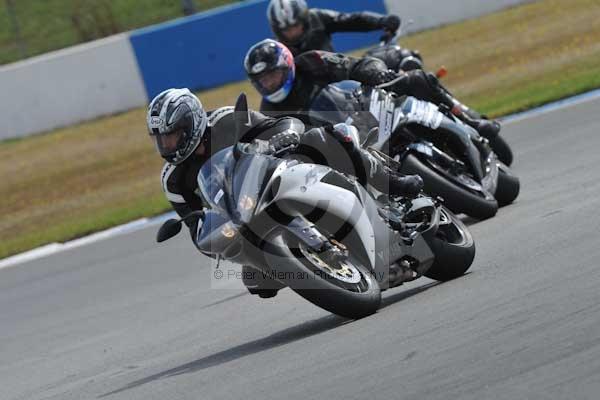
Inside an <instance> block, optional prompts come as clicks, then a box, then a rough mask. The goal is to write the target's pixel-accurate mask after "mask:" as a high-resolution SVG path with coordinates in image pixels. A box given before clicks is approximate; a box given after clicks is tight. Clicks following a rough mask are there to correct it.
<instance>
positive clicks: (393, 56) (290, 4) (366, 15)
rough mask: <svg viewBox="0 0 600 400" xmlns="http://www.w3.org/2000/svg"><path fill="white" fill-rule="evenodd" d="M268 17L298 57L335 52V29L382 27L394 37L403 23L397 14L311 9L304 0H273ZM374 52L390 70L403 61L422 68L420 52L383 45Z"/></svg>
mask: <svg viewBox="0 0 600 400" xmlns="http://www.w3.org/2000/svg"><path fill="white" fill-rule="evenodd" d="M267 18H268V19H269V24H270V25H271V29H272V30H273V33H274V34H275V37H276V38H277V40H278V41H280V42H281V43H283V44H285V45H286V46H287V47H288V48H289V49H290V51H291V52H292V54H294V55H295V56H296V55H299V54H302V53H304V52H307V51H311V50H324V51H331V52H333V51H335V50H334V48H333V45H332V43H331V35H332V34H333V33H336V32H369V31H375V30H382V31H383V33H384V34H383V37H382V39H385V38H392V37H393V36H394V35H395V34H396V31H397V30H398V28H399V27H400V23H401V20H400V17H398V16H396V15H381V14H377V13H374V12H369V11H364V12H356V13H342V12H338V11H333V10H323V9H316V8H308V5H307V4H306V1H304V0H271V2H270V3H269V7H268V9H267ZM372 54H373V56H375V57H377V58H380V59H382V60H383V61H384V62H385V63H386V64H388V67H389V68H390V69H394V70H398V68H401V64H402V66H403V69H405V70H408V69H414V68H422V67H423V64H422V61H421V55H420V54H419V52H417V51H410V50H408V49H403V48H401V47H400V46H385V47H381V48H379V49H374V50H373V51H372Z"/></svg>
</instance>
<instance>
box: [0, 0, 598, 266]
mask: <svg viewBox="0 0 600 400" xmlns="http://www.w3.org/2000/svg"><path fill="white" fill-rule="evenodd" d="M401 42H402V44H403V45H405V46H406V47H409V48H417V49H420V50H421V52H422V53H423V56H424V58H425V61H426V63H427V65H428V66H429V67H430V68H432V69H435V68H437V67H438V66H440V65H442V64H444V65H445V66H446V67H447V68H448V70H449V71H450V74H449V75H448V77H447V78H445V79H444V83H445V84H446V86H447V87H448V88H449V89H450V90H451V91H452V92H453V93H454V94H455V95H456V96H457V97H458V98H459V99H461V100H463V101H464V102H465V103H466V104H468V105H470V106H472V107H474V108H475V109H477V110H479V111H482V112H485V113H488V114H490V115H493V116H498V115H504V114H508V113H512V112H515V111H520V110H523V109H526V108H530V107H532V106H537V105H540V104H544V103H547V102H549V101H552V100H557V99H561V98H564V97H566V96H570V95H574V94H578V93H581V92H584V91H587V90H590V89H594V88H598V87H600V2H598V1H597V0H542V1H539V2H535V3H531V4H528V5H525V6H521V7H518V8H513V9H510V10H506V11H503V12H500V13H496V14H493V15H490V16H486V17H483V18H480V19H477V20H472V21H467V22H464V23H460V24H455V25H450V26H446V27H443V28H440V29H435V30H430V31H427V32H422V33H419V34H415V35H412V36H409V37H406V38H403V39H402V40H401ZM357 54H360V52H358V53H357ZM241 91H245V92H246V93H248V95H249V99H250V103H251V105H253V106H254V107H257V106H258V103H259V99H258V96H257V95H256V93H255V91H254V90H253V89H252V87H251V85H250V84H248V83H247V82H240V83H232V84H229V85H226V86H224V87H221V88H217V89H213V90H209V91H205V92H202V93H200V97H201V99H202V102H203V103H204V104H205V106H206V107H207V108H215V107H218V106H221V105H231V104H233V103H234V101H235V99H236V97H237V95H238V94H239V93H240V92H241ZM161 166H162V161H161V159H160V158H159V157H158V156H157V155H156V153H155V150H154V148H153V146H152V143H151V141H150V140H149V138H148V137H147V133H146V127H145V110H144V109H137V110H132V111H129V112H125V113H122V114H119V115H115V116H112V117H107V118H102V119H98V120H96V121H91V122H87V123H84V124H80V125H77V126H73V127H69V128H65V129H59V130H56V131H54V132H51V133H48V134H43V135H38V136H35V137H30V138H26V139H22V140H14V141H7V142H2V143H0V176H1V177H2V183H1V184H0V198H2V202H0V215H2V219H0V258H2V257H6V256H8V255H11V254H15V253H18V252H21V251H24V250H27V249H31V248H33V247H36V246H39V245H42V244H45V243H49V242H53V241H64V240H69V239H72V238H75V237H79V236H82V235H85V234H88V233H90V232H93V231H96V230H99V229H104V228H108V227H110V226H113V225H116V224H120V223H124V222H127V221H130V220H132V219H135V218H139V217H142V216H147V215H155V214H159V213H161V212H163V211H166V210H168V209H169V205H168V203H167V201H166V200H165V199H164V196H163V194H162V191H161V187H160V181H159V173H160V169H161Z"/></svg>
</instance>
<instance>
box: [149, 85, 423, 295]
mask: <svg viewBox="0 0 600 400" xmlns="http://www.w3.org/2000/svg"><path fill="white" fill-rule="evenodd" d="M249 118H250V121H249V123H248V125H247V126H248V129H247V131H246V132H245V133H243V135H242V138H241V140H240V141H241V142H247V143H249V142H252V141H253V140H254V139H260V141H262V143H266V144H267V146H266V147H267V148H268V149H269V150H271V151H276V150H278V149H281V148H284V147H288V146H290V145H292V144H293V145H295V146H296V148H297V149H298V150H297V152H298V153H299V155H302V156H305V157H308V158H309V159H311V160H313V162H320V163H325V164H328V165H329V166H330V167H332V168H335V169H338V170H341V171H343V172H346V173H351V174H354V175H362V176H364V178H365V180H368V183H369V184H371V185H373V186H374V187H375V188H377V189H378V190H380V191H382V192H386V193H391V194H394V195H401V196H406V197H414V196H416V195H418V194H419V193H420V191H421V189H422V188H423V181H422V180H421V178H420V177H419V176H403V177H401V176H398V175H396V174H394V173H392V172H391V171H389V170H388V169H387V168H386V167H385V166H383V165H382V164H381V163H380V162H379V161H378V160H377V159H376V158H374V157H373V156H371V155H370V153H368V152H366V151H364V150H362V149H361V148H360V146H359V144H358V139H357V133H356V130H355V128H354V127H352V126H350V125H344V124H341V125H337V126H335V127H334V126H325V127H320V128H314V129H310V130H308V131H305V129H304V124H303V123H302V122H301V121H299V120H297V119H295V118H289V117H283V118H271V117H267V116H265V115H263V114H261V113H259V112H255V111H250V113H249ZM147 125H148V131H149V133H150V136H151V138H152V139H153V141H154V143H155V145H156V148H157V150H158V152H159V154H160V155H161V156H162V157H163V158H164V159H165V161H166V164H165V166H164V168H163V171H162V175H161V176H162V186H163V190H164V192H165V195H166V197H167V199H168V200H169V202H170V203H171V205H172V206H173V209H174V210H175V211H176V212H177V214H178V215H179V216H180V217H181V218H183V217H185V216H188V215H189V214H191V213H192V212H193V211H196V210H202V209H204V208H206V207H207V202H206V201H205V200H204V199H203V197H202V194H201V191H200V190H199V188H198V183H197V176H198V172H199V170H200V168H201V167H202V165H203V164H204V163H205V162H206V161H207V160H208V159H209V158H210V157H211V156H212V155H213V154H215V153H217V152H218V151H220V150H222V149H224V148H226V147H229V146H232V145H233V144H235V140H236V138H235V137H234V135H232V132H235V126H236V123H235V118H234V109H233V107H223V108H219V109H217V110H215V111H213V112H210V113H207V112H206V111H205V110H204V107H203V106H202V103H201V102H200V100H199V99H198V98H197V97H196V96H195V95H194V94H192V93H191V92H190V91H189V90H188V89H169V90H166V91H164V92H162V93H160V94H159V95H158V96H156V97H155V98H154V99H153V100H152V102H151V103H150V105H149V107H148V114H147ZM248 146H250V144H249V145H248ZM359 177H360V176H359ZM185 223H186V225H187V226H188V227H189V228H190V233H191V235H192V239H193V240H194V243H196V240H195V239H196V238H197V237H198V234H199V232H200V230H201V229H202V221H201V219H200V218H199V217H198V218H196V219H195V220H189V219H186V220H185ZM245 268H248V267H245ZM243 275H244V277H246V276H249V275H252V276H256V274H243ZM244 283H245V284H246V286H247V287H248V289H249V290H250V292H251V293H253V294H258V295H260V296H261V297H272V296H274V295H275V294H276V293H277V289H273V288H272V287H270V288H268V289H264V290H262V289H261V288H260V285H257V283H256V282H253V281H249V280H247V279H246V278H245V279H244ZM271 285H272V282H271Z"/></svg>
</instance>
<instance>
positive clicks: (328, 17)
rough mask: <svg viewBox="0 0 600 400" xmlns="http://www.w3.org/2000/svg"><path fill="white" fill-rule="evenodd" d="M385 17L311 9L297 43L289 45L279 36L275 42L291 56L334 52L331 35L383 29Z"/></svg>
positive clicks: (372, 14) (365, 13)
mask: <svg viewBox="0 0 600 400" xmlns="http://www.w3.org/2000/svg"><path fill="white" fill-rule="evenodd" d="M384 18H385V16H384V15H381V14H377V13H373V12H356V13H342V12H338V11H333V10H322V9H316V8H312V9H310V10H309V11H308V19H307V22H306V26H305V27H304V35H303V36H302V38H301V40H300V41H298V42H297V43H296V42H294V43H290V42H288V41H286V40H285V38H284V37H283V36H281V35H277V40H279V41H280V42H281V43H283V44H285V45H286V46H288V48H289V49H290V50H291V52H292V54H294V55H298V54H301V53H304V52H307V51H311V50H325V51H334V49H333V44H332V43H331V34H332V33H335V32H369V31H375V30H379V29H383V28H385V26H384V24H383V21H384Z"/></svg>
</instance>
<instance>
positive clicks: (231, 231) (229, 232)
mask: <svg viewBox="0 0 600 400" xmlns="http://www.w3.org/2000/svg"><path fill="white" fill-rule="evenodd" d="M236 233H237V232H236V230H235V228H234V227H233V226H232V225H231V223H227V224H225V225H224V226H223V228H221V234H222V235H223V236H225V237H226V238H227V239H231V238H233V237H234V236H235V234H236Z"/></svg>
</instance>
